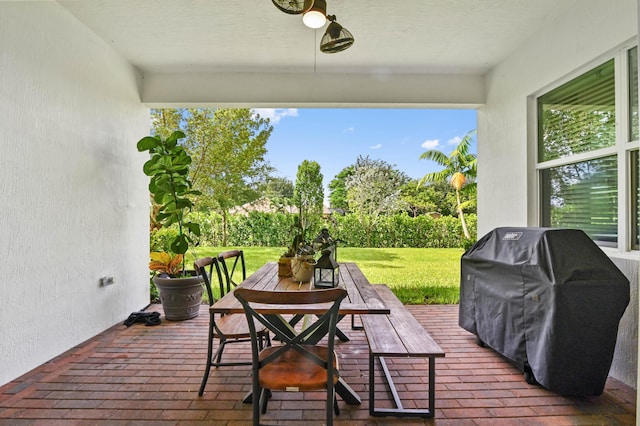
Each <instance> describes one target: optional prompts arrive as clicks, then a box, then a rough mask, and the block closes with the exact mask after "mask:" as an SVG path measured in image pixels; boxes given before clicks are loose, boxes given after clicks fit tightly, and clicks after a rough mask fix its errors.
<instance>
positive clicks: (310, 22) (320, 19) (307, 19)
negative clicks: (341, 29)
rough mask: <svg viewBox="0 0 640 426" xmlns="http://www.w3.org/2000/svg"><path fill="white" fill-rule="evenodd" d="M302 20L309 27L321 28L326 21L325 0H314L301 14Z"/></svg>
mask: <svg viewBox="0 0 640 426" xmlns="http://www.w3.org/2000/svg"><path fill="white" fill-rule="evenodd" d="M302 22H304V24H305V25H306V26H307V27H309V28H314V29H316V28H322V27H323V26H324V24H325V23H326V22H327V1H326V0H315V1H314V2H313V6H311V9H309V10H308V11H306V12H304V15H302Z"/></svg>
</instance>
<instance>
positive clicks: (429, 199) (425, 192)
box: [400, 179, 438, 217]
mask: <svg viewBox="0 0 640 426" xmlns="http://www.w3.org/2000/svg"><path fill="white" fill-rule="evenodd" d="M429 189H430V188H429V187H428V186H418V181H417V180H415V179H414V180H411V181H409V182H407V183H405V184H404V185H402V188H401V189H400V199H401V200H402V202H403V203H404V204H405V206H406V208H407V210H408V211H409V213H410V214H411V216H412V217H417V216H420V215H423V214H426V213H431V212H436V211H438V207H437V204H436V202H435V201H434V198H433V194H432V192H433V191H429Z"/></svg>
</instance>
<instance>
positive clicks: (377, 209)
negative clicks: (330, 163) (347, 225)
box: [345, 156, 408, 246]
mask: <svg viewBox="0 0 640 426" xmlns="http://www.w3.org/2000/svg"><path fill="white" fill-rule="evenodd" d="M407 180H408V178H407V176H406V175H405V174H404V173H402V172H401V171H399V170H397V169H396V168H395V166H392V165H391V164H389V163H387V162H385V161H383V160H372V159H370V158H369V157H368V156H367V157H362V156H359V157H358V158H357V160H356V163H355V165H354V166H353V174H352V175H350V176H348V177H347V178H346V180H345V185H346V190H347V201H348V203H349V210H350V211H351V212H353V213H355V214H356V216H357V217H358V221H359V222H360V223H361V224H362V226H363V227H364V228H365V230H366V232H367V245H369V246H370V245H371V232H372V229H373V228H374V227H375V225H376V223H377V222H378V220H379V218H380V216H381V215H383V214H390V213H395V212H397V211H398V210H401V209H402V203H401V200H400V190H401V188H402V185H404V184H405V183H406V182H407Z"/></svg>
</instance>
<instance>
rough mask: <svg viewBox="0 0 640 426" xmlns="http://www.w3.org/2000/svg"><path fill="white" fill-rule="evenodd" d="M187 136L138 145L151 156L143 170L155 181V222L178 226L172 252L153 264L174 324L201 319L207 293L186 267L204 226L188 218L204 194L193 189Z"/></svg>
mask: <svg viewBox="0 0 640 426" xmlns="http://www.w3.org/2000/svg"><path fill="white" fill-rule="evenodd" d="M184 137H185V134H184V133H183V132H181V131H179V130H178V131H175V132H173V133H172V134H171V136H169V137H168V138H166V139H164V140H163V139H162V138H161V137H160V136H146V137H144V138H142V139H140V140H139V141H138V144H137V148H138V151H139V152H143V151H147V152H149V154H150V158H149V160H148V161H147V162H146V163H145V164H144V167H143V171H144V173H145V174H146V175H147V176H149V177H150V178H151V180H150V182H149V191H150V192H151V195H152V197H153V202H154V203H155V204H156V205H157V206H156V208H155V209H154V210H155V219H156V221H157V223H158V224H160V225H161V226H164V227H169V226H172V225H175V226H176V227H177V231H178V232H177V234H176V236H175V238H173V239H172V240H171V242H170V250H171V252H172V253H152V256H151V257H152V258H151V262H150V264H149V267H150V269H151V270H152V271H154V276H153V283H154V284H155V285H156V287H157V288H158V290H159V292H160V301H161V302H162V308H163V310H164V314H165V318H166V319H168V320H172V321H181V320H186V319H191V318H195V317H197V316H198V314H199V312H200V304H201V302H202V290H203V289H202V278H201V277H200V276H198V275H196V274H195V273H193V272H190V271H187V270H186V268H185V256H184V254H185V253H186V252H187V251H188V250H189V246H190V244H192V243H194V238H195V237H199V236H200V226H199V225H198V224H197V223H194V222H190V221H188V220H187V219H186V215H187V213H188V212H189V211H190V210H191V208H192V207H193V202H192V201H191V197H192V196H194V195H199V194H200V193H199V192H198V191H195V190H193V189H192V185H191V180H190V179H189V165H190V164H191V157H190V156H189V154H188V153H187V151H186V150H185V149H184V147H183V146H182V145H180V144H179V143H178V140H179V139H182V138H184Z"/></svg>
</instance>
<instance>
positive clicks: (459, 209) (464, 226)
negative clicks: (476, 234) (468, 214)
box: [456, 189, 471, 240]
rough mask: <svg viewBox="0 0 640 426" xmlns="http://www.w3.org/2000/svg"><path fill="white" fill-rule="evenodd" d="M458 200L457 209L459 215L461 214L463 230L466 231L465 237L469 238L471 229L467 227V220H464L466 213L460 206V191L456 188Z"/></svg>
mask: <svg viewBox="0 0 640 426" xmlns="http://www.w3.org/2000/svg"><path fill="white" fill-rule="evenodd" d="M456 201H457V202H458V205H457V206H456V207H457V210H458V216H460V223H461V224H462V232H464V237H465V238H466V239H467V240H469V239H471V236H470V235H469V230H468V229H467V221H466V220H464V213H463V212H462V208H460V204H461V203H460V191H458V190H457V189H456Z"/></svg>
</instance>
